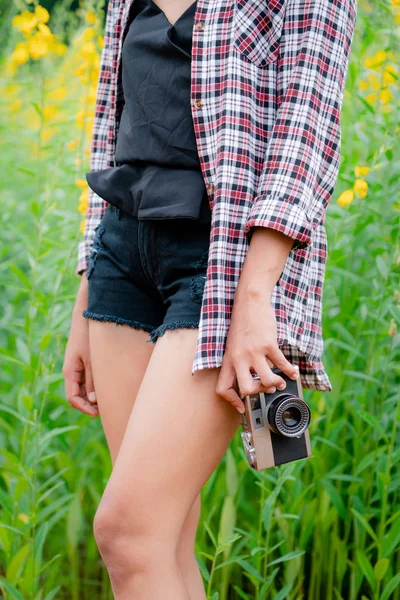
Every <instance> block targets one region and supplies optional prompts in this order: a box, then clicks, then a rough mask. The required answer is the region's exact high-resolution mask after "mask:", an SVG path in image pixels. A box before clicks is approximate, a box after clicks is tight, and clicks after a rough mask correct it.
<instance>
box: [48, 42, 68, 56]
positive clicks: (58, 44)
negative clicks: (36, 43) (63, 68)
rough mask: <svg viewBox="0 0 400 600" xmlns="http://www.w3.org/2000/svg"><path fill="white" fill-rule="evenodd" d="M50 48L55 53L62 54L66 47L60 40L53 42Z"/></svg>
mask: <svg viewBox="0 0 400 600" xmlns="http://www.w3.org/2000/svg"><path fill="white" fill-rule="evenodd" d="M52 50H53V52H54V53H55V54H58V56H64V54H65V53H66V51H67V50H68V48H67V46H66V45H65V44H62V43H61V42H55V43H53V46H52Z"/></svg>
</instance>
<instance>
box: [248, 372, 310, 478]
mask: <svg viewBox="0 0 400 600" xmlns="http://www.w3.org/2000/svg"><path fill="white" fill-rule="evenodd" d="M295 367H296V368H297V370H299V368H298V366H297V365H295ZM271 370H272V372H273V373H275V374H277V375H279V376H280V377H282V379H284V380H285V381H286V388H285V389H284V390H278V389H277V390H276V392H274V393H273V394H267V393H265V392H260V393H258V394H249V395H247V396H244V398H242V400H243V402H244V406H245V412H244V413H243V414H242V428H243V431H242V433H241V436H242V441H243V445H244V449H245V452H246V457H247V460H248V463H249V465H250V467H252V468H253V469H255V470H257V471H260V470H262V469H268V468H270V467H275V466H276V465H281V464H283V463H288V462H292V461H294V460H299V459H300V458H307V457H308V456H311V446H310V436H309V432H308V426H309V424H310V420H311V411H310V408H309V406H308V404H306V402H304V400H303V390H302V387H301V383H300V377H298V378H297V379H296V380H293V379H291V378H290V377H289V376H288V375H286V374H285V373H283V371H281V370H280V369H278V368H277V367H273V368H272V369H271ZM253 378H254V379H260V378H259V376H258V375H257V374H253Z"/></svg>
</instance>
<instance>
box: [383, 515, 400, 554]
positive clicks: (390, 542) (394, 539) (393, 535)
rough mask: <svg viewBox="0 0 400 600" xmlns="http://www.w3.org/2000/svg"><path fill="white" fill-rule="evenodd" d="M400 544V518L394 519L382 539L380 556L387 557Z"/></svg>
mask: <svg viewBox="0 0 400 600" xmlns="http://www.w3.org/2000/svg"><path fill="white" fill-rule="evenodd" d="M399 544H400V519H396V521H395V522H394V523H393V525H392V527H391V528H390V531H389V532H388V533H387V534H386V535H385V536H384V538H383V541H382V556H383V557H384V558H388V557H389V556H390V555H391V554H392V552H394V551H395V550H396V549H397V547H398V546H399Z"/></svg>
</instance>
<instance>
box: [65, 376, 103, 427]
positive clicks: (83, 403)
mask: <svg viewBox="0 0 400 600" xmlns="http://www.w3.org/2000/svg"><path fill="white" fill-rule="evenodd" d="M64 380H65V395H66V398H67V402H68V403H69V404H70V406H72V407H73V408H76V409H78V410H80V411H81V412H83V413H85V414H87V415H89V416H91V417H97V416H98V414H99V409H98V407H97V405H94V406H92V405H91V404H90V403H89V402H88V401H87V400H85V398H83V397H82V395H81V390H80V383H79V381H78V378H77V374H76V373H75V372H72V373H70V372H68V371H67V372H65V371H64Z"/></svg>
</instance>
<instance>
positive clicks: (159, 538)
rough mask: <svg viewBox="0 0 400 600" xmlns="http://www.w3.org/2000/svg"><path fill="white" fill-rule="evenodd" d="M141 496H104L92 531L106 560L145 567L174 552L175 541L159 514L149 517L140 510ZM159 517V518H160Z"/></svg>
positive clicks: (174, 554)
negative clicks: (135, 498) (137, 499)
mask: <svg viewBox="0 0 400 600" xmlns="http://www.w3.org/2000/svg"><path fill="white" fill-rule="evenodd" d="M141 506H143V503H142V500H140V502H135V501H134V499H133V498H132V497H130V498H129V502H124V501H123V500H122V501H121V500H116V499H110V498H107V497H105V496H103V499H102V501H101V502H100V505H99V506H98V508H97V511H96V514H95V517H94V521H93V533H94V537H95V539H96V543H97V546H98V548H99V550H100V553H101V555H102V557H103V559H104V561H105V562H110V563H113V564H115V563H118V564H119V565H120V567H121V568H122V569H123V568H126V567H128V566H129V568H131V569H132V568H133V569H134V570H135V571H146V570H148V569H149V568H150V567H151V564H154V562H157V557H158V556H160V557H161V556H163V557H164V558H165V556H166V554H168V556H172V557H175V556H176V547H177V542H176V540H174V539H173V537H172V536H170V535H168V533H167V531H166V530H165V528H164V527H163V523H162V518H161V517H162V515H158V517H159V518H157V515H156V514H154V519H152V520H150V519H149V518H148V506H146V511H145V513H146V514H144V512H143V511H142V510H141V508H140V507H141ZM160 519H161V520H160Z"/></svg>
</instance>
